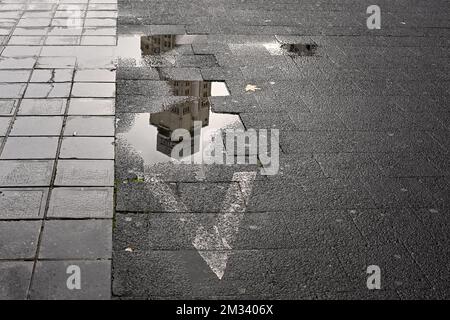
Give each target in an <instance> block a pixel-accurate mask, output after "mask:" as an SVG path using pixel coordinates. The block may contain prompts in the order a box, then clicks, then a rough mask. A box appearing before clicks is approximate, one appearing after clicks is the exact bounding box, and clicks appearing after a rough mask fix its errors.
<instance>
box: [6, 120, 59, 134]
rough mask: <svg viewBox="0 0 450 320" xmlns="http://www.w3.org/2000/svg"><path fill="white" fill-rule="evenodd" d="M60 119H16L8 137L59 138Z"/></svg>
mask: <svg viewBox="0 0 450 320" xmlns="http://www.w3.org/2000/svg"><path fill="white" fill-rule="evenodd" d="M62 126H63V118H62V117H56V116H55V117H20V116H19V117H16V118H15V120H14V123H13V126H12V128H11V132H10V134H9V135H10V136H59V135H60V134H61V130H62Z"/></svg>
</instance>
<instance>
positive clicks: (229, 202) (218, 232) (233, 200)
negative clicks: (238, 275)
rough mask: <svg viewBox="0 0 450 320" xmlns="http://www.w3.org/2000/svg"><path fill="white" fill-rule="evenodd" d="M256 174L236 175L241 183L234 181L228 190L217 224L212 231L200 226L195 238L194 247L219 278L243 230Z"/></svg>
mask: <svg viewBox="0 0 450 320" xmlns="http://www.w3.org/2000/svg"><path fill="white" fill-rule="evenodd" d="M255 177H256V172H236V173H235V174H233V179H232V181H234V182H238V185H236V184H232V185H231V186H230V188H229V189H228V191H227V194H226V196H225V200H224V201H223V205H222V209H221V211H220V214H219V216H218V217H217V220H216V224H215V225H214V226H213V227H212V228H210V230H209V231H208V230H206V228H205V227H204V226H199V227H198V229H197V232H196V236H195V239H194V240H193V241H192V244H193V246H194V247H195V248H196V249H197V251H198V253H199V254H200V256H201V257H202V258H203V260H205V262H206V263H207V264H208V266H209V267H210V268H211V270H212V271H213V272H214V273H215V274H216V276H217V277H218V278H219V280H221V279H222V277H223V275H224V273H225V269H226V267H227V262H228V257H229V254H230V252H229V250H231V249H232V247H231V244H232V243H233V242H234V240H235V239H236V236H237V234H238V232H239V225H240V222H241V221H242V218H243V217H244V213H245V210H246V207H247V202H248V199H249V198H250V194H251V190H252V184H253V181H254V180H255Z"/></svg>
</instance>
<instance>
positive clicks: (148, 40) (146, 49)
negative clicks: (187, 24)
mask: <svg viewBox="0 0 450 320" xmlns="http://www.w3.org/2000/svg"><path fill="white" fill-rule="evenodd" d="M175 37H176V36H175V35H171V34H169V35H155V36H142V37H141V53H142V55H143V56H151V55H158V54H162V53H164V52H167V51H170V50H172V49H174V48H175V47H176V44H175Z"/></svg>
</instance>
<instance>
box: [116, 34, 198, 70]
mask: <svg viewBox="0 0 450 320" xmlns="http://www.w3.org/2000/svg"><path fill="white" fill-rule="evenodd" d="M206 37H207V36H206V35H191V34H183V35H173V34H164V35H152V36H147V35H119V37H118V40H117V49H116V50H117V51H116V56H117V57H119V61H120V62H122V64H123V63H126V64H129V65H130V64H131V65H134V66H137V67H139V66H151V65H164V64H172V63H173V62H174V57H173V56H176V55H180V54H192V48H191V46H190V45H191V44H193V43H196V42H197V43H198V42H201V41H205V40H206Z"/></svg>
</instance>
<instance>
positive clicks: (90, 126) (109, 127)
mask: <svg viewBox="0 0 450 320" xmlns="http://www.w3.org/2000/svg"><path fill="white" fill-rule="evenodd" d="M114 120H115V119H114V117H94V116H69V117H67V122H66V126H65V129H64V135H65V136H105V137H114V132H115V121H114Z"/></svg>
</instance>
